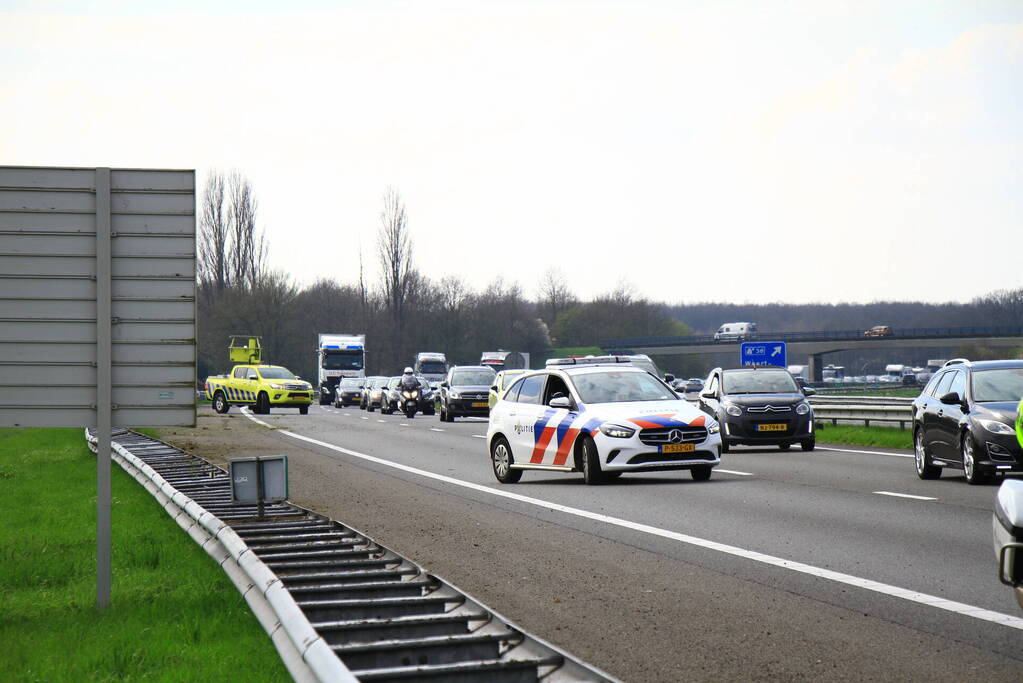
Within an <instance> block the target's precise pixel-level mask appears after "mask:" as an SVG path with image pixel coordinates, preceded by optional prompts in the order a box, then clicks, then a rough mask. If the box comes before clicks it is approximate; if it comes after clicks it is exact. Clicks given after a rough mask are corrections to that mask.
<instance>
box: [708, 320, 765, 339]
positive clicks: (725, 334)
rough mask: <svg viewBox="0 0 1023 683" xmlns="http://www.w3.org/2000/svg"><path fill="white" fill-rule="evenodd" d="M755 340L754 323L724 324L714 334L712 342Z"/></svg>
mask: <svg viewBox="0 0 1023 683" xmlns="http://www.w3.org/2000/svg"><path fill="white" fill-rule="evenodd" d="M756 338H757V324H756V323H725V324H724V325H722V326H721V327H719V328H718V331H717V332H715V333H714V341H749V340H751V339H756Z"/></svg>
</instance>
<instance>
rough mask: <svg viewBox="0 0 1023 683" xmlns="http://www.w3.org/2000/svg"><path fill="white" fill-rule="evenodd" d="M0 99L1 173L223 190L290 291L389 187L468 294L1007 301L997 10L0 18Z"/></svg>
mask: <svg viewBox="0 0 1023 683" xmlns="http://www.w3.org/2000/svg"><path fill="white" fill-rule="evenodd" d="M207 5H210V6H214V5H215V6H216V7H217V8H218V9H217V10H216V11H213V12H211V11H209V10H208V9H207ZM283 5H287V7H288V10H287V11H280V10H278V9H276V8H277V7H279V6H283ZM171 8H173V9H171ZM0 105H2V106H0V163H3V164H30V165H64V166H100V165H105V166H114V167H117V166H121V167H156V168H160V167H172V168H195V169H197V170H198V171H199V174H200V180H201V179H202V178H203V177H204V175H205V173H206V172H207V171H208V170H209V169H211V168H218V169H223V170H230V169H237V170H239V171H241V172H242V173H244V174H245V175H247V176H248V177H249V178H250V179H251V180H252V182H253V184H254V186H255V189H256V193H257V196H258V199H259V203H260V213H259V217H260V223H261V225H262V227H263V228H264V229H265V231H266V234H267V236H268V238H269V241H270V245H271V265H272V266H274V267H277V268H282V269H286V270H288V271H289V272H291V273H292V275H293V276H294V277H295V278H296V280H297V281H299V282H300V283H302V284H307V283H309V282H312V281H313V280H315V279H316V278H318V277H328V278H333V279H337V280H340V281H343V282H353V281H354V280H355V279H356V278H357V274H358V264H359V248H360V245H361V249H362V252H363V257H364V260H365V261H366V264H367V267H368V268H369V269H370V270H371V272H376V269H377V264H376V254H375V240H376V234H377V229H378V226H379V211H380V207H381V195H382V194H383V191H384V189H385V188H386V187H387V186H389V185H390V186H393V187H394V188H396V189H397V190H398V191H399V192H400V193H401V195H402V196H403V198H404V200H405V203H406V206H407V209H408V215H409V225H410V228H411V230H412V235H413V239H414V243H415V258H416V262H417V264H418V266H419V268H420V269H421V270H423V271H424V272H425V273H426V274H428V275H430V276H432V277H438V278H439V277H441V276H445V275H458V276H461V277H463V278H464V279H465V280H466V282H467V283H468V284H469V285H470V286H471V287H473V288H481V287H483V286H485V285H486V284H487V283H489V282H490V281H492V280H493V279H494V278H495V277H497V276H501V277H503V278H504V279H505V280H506V281H518V282H519V283H520V284H521V285H522V287H523V288H524V290H525V291H526V292H527V294H533V293H534V292H535V290H536V285H537V282H538V280H539V277H540V274H541V273H543V272H544V271H545V270H547V269H548V268H551V267H557V268H559V269H560V270H561V272H562V273H563V274H564V276H565V277H566V279H567V280H568V282H569V283H570V285H571V287H572V288H573V290H574V291H575V293H576V294H577V295H579V296H581V297H584V298H589V297H591V296H594V295H597V294H600V293H602V292H606V291H608V290H610V289H612V288H613V287H615V285H616V284H617V283H619V282H620V281H623V280H624V281H625V282H627V283H629V284H630V285H631V286H632V287H633V288H634V289H635V291H636V292H637V293H638V294H640V295H643V296H647V297H650V298H652V299H655V300H662V301H668V302H680V301H681V302H695V301H732V302H767V301H789V302H807V301H825V302H840V301H872V300H878V299H913V300H923V301H947V300H957V301H962V300H967V299H970V298H972V297H974V296H978V295H981V294H984V293H987V292H989V291H991V290H994V289H999V288H1016V287H1021V286H1023V2H1019V1H1018V0H1008V1H1005V2H997V1H990V2H985V1H983V0H981V1H977V0H964V1H963V2H940V1H937V0H924V1H921V2H898V1H893V0H889V1H885V2H876V3H874V2H863V1H856V2H826V1H821V0H811V1H808V2H784V3H783V2H774V3H770V2H756V1H752V0H751V1H749V2H722V1H714V2H706V3H703V2H681V1H678V2H654V1H649V2H638V1H635V0H631V1H625V0H622V1H621V2H556V1H544V2H539V1H538V2H484V1H480V0H474V1H472V2H464V3H463V2H430V1H428V0H419V1H409V2H381V1H379V0H378V1H373V2H370V1H367V2H313V1H306V2H303V1H302V0H292V1H290V2H288V3H281V2H264V1H261V0H256V1H253V0H246V1H245V2H241V1H239V2H192V1H185V2H175V3H143V2H94V3H87V2H28V1H24V0H0Z"/></svg>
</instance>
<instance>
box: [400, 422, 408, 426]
mask: <svg viewBox="0 0 1023 683" xmlns="http://www.w3.org/2000/svg"><path fill="white" fill-rule="evenodd" d="M398 426H399V427H408V426H409V424H408V422H399V423H398Z"/></svg>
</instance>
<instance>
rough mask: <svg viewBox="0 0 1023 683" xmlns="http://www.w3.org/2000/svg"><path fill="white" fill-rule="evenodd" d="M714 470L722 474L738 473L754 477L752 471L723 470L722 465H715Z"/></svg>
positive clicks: (742, 475) (741, 475)
mask: <svg viewBox="0 0 1023 683" xmlns="http://www.w3.org/2000/svg"><path fill="white" fill-rule="evenodd" d="M714 471H715V472H720V473H721V474H738V475H739V476H740V477H752V476H753V473H752V472H737V471H736V470H723V469H721V468H720V467H715V468H714Z"/></svg>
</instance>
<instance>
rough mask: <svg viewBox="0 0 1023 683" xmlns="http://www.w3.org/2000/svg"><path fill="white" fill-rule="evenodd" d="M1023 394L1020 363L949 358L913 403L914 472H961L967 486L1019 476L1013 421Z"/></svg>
mask: <svg viewBox="0 0 1023 683" xmlns="http://www.w3.org/2000/svg"><path fill="white" fill-rule="evenodd" d="M1021 396H1023V360H991V361H975V362H972V363H971V362H970V361H967V360H963V359H955V360H950V361H948V362H947V363H945V365H944V367H943V368H942V369H941V370H939V371H938V372H937V373H936V374H935V375H934V377H932V378H931V381H930V382H928V383H927V386H926V387H924V390H923V391H922V392H920V395H919V396H918V397H917V398H916V399H915V400H914V401H913V446H914V452H915V460H916V473H917V476H919V477H920V478H921V479H937V478H938V477H940V476H941V469H942V468H943V467H951V468H954V469H961V470H963V473H964V474H965V475H966V481H967V482H968V483H970V484H982V483H984V482H986V481H989V480H990V479H991V478H992V477H993V476H994V475H995V474H1004V473H1006V472H1023V448H1021V447H1020V444H1019V441H1018V440H1017V439H1016V431H1015V429H1014V426H1013V425H1014V423H1015V420H1016V409H1017V406H1018V404H1019V400H1020V397H1021Z"/></svg>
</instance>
